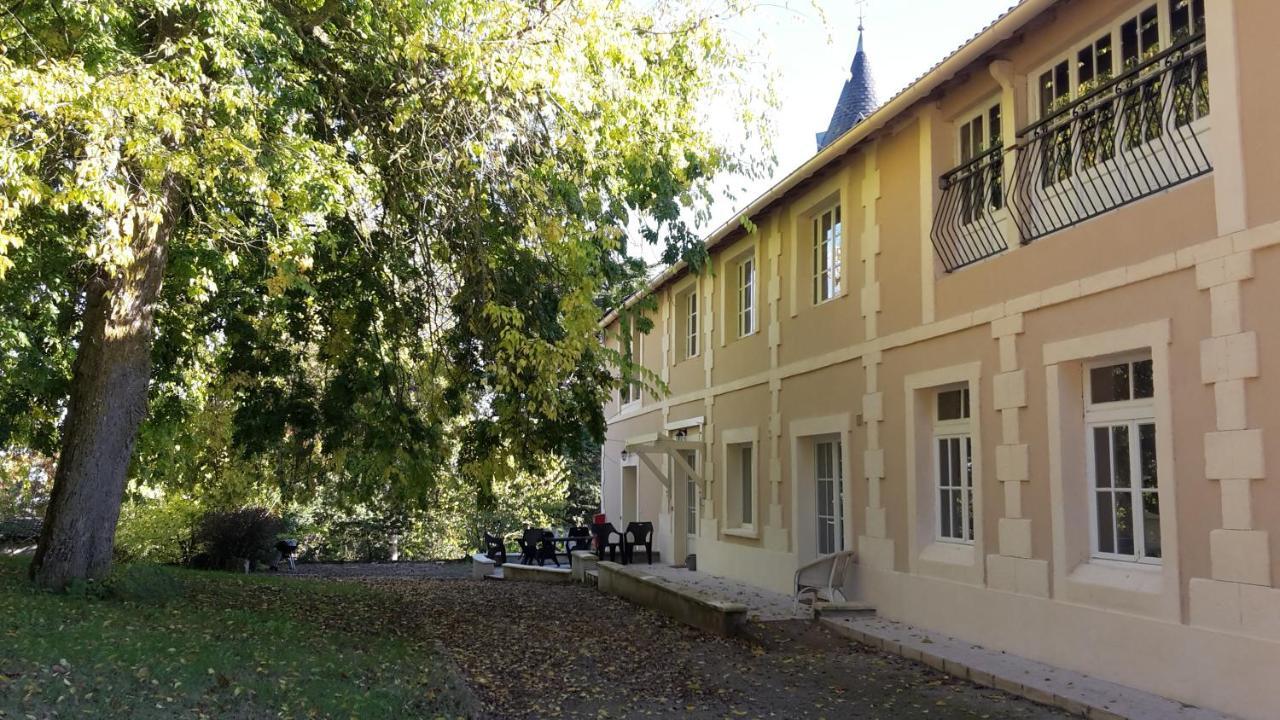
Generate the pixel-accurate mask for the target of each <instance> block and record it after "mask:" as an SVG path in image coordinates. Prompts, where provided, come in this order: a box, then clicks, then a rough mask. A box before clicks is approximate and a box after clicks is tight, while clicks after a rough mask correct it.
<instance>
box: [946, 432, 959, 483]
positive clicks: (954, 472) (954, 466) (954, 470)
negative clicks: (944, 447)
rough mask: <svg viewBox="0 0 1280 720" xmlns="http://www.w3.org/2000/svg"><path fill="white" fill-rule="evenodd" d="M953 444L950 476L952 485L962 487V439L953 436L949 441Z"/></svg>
mask: <svg viewBox="0 0 1280 720" xmlns="http://www.w3.org/2000/svg"><path fill="white" fill-rule="evenodd" d="M948 445H950V446H951V476H950V478H949V480H950V483H949V484H950V485H951V487H955V488H958V487H960V472H961V466H960V439H959V438H952V439H951V441H950V442H949V443H948Z"/></svg>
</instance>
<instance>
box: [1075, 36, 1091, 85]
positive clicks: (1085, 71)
mask: <svg viewBox="0 0 1280 720" xmlns="http://www.w3.org/2000/svg"><path fill="white" fill-rule="evenodd" d="M1093 70H1094V65H1093V46H1092V45H1088V46H1085V47H1083V48H1080V52H1079V53H1077V55H1076V78H1077V80H1078V82H1079V84H1080V85H1086V84H1088V83H1090V82H1092V81H1093Z"/></svg>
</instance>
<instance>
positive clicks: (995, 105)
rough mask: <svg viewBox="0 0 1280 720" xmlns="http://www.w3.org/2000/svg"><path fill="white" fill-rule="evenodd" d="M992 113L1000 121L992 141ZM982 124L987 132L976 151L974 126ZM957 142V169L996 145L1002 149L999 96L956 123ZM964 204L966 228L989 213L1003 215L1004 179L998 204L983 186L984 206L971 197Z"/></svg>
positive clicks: (1001, 115) (1002, 130) (1001, 110)
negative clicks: (978, 123)
mask: <svg viewBox="0 0 1280 720" xmlns="http://www.w3.org/2000/svg"><path fill="white" fill-rule="evenodd" d="M992 112H995V113H997V120H998V121H999V123H998V124H997V125H996V131H995V137H992V131H991V126H992V124H993V123H992V122H991V114H992ZM979 120H981V121H982V127H983V128H984V132H983V133H982V138H981V143H980V144H979V145H978V146H977V147H974V146H973V145H974V143H973V126H974V123H976V122H978V121H979ZM955 138H956V158H957V160H958V162H957V163H956V166H957V167H960V166H962V165H966V164H968V163H969V162H972V161H973V159H974V158H977V157H979V156H981V155H983V154H984V153H986V152H988V151H989V150H991V149H992V148H993V147H995V145H994V143H999V145H1000V146H1001V147H1003V146H1004V104H1003V103H1002V102H1001V99H1000V96H998V95H997V96H994V97H992V98H988V99H987V100H986V101H984V102H982V103H980V104H979V105H978V107H977V108H975V109H973V110H972V111H970V112H968V113H966V114H965V115H962V116H961V117H960V120H959V121H958V122H957V123H956V132H955ZM966 140H967V141H968V143H969V147H968V152H966V148H965V141H966ZM966 190H968V189H966ZM965 203H966V205H965V206H964V207H963V215H962V216H961V220H962V223H963V224H964V225H966V226H967V225H970V224H972V223H973V222H974V221H976V220H977V219H978V218H979V217H981V216H982V214H983V213H985V212H987V211H988V210H989V211H990V212H993V213H999V212H1003V211H1004V210H1005V206H1006V205H1007V202H1006V200H1005V191H1004V178H1003V177H1001V178H1000V197H999V201H998V202H992V198H991V187H990V186H989V185H986V184H984V186H983V187H982V204H981V205H980V206H979V205H978V204H977V203H972V196H971V195H969V194H966V195H965Z"/></svg>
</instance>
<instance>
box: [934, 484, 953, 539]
mask: <svg viewBox="0 0 1280 720" xmlns="http://www.w3.org/2000/svg"><path fill="white" fill-rule="evenodd" d="M938 517H939V518H940V519H941V521H942V527H941V528H940V532H939V535H940V536H941V537H944V538H949V537H954V534H953V533H952V532H951V491H950V490H940V491H938Z"/></svg>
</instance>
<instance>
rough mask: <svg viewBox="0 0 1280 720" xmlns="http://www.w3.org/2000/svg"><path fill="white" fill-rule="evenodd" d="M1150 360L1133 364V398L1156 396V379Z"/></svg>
mask: <svg viewBox="0 0 1280 720" xmlns="http://www.w3.org/2000/svg"><path fill="white" fill-rule="evenodd" d="M1152 373H1153V371H1152V365H1151V361H1150V360H1143V361H1141V362H1136V363H1134V364H1133V397H1134V399H1138V398H1149V397H1153V396H1154V395H1155V378H1154V377H1153V374H1152Z"/></svg>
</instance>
